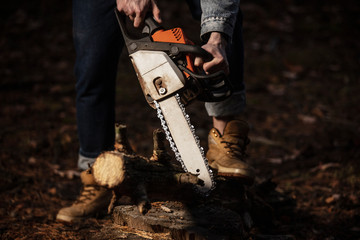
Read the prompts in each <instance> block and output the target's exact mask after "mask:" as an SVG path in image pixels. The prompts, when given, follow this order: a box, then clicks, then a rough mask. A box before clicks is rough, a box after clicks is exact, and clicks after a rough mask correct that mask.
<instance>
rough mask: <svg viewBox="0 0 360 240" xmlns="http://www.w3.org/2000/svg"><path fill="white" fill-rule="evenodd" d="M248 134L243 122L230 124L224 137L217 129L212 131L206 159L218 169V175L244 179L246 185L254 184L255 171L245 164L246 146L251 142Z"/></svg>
mask: <svg viewBox="0 0 360 240" xmlns="http://www.w3.org/2000/svg"><path fill="white" fill-rule="evenodd" d="M248 132H249V126H248V124H247V123H246V122H245V121H241V120H232V121H230V122H228V123H227V125H226V126H225V129H224V135H221V134H220V132H219V131H218V130H217V129H216V128H213V129H211V130H210V133H209V136H208V144H209V150H208V152H207V154H206V157H207V159H208V160H209V164H210V167H212V168H213V169H216V170H217V173H218V175H221V176H229V177H236V178H242V179H243V180H244V181H245V183H248V184H252V183H253V181H254V177H255V171H254V169H253V168H252V167H251V166H250V165H249V164H247V163H245V162H244V160H245V157H246V153H245V150H246V146H247V145H248V144H249V142H250V140H249V138H248V136H247V135H248Z"/></svg>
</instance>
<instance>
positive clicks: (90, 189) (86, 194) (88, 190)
mask: <svg viewBox="0 0 360 240" xmlns="http://www.w3.org/2000/svg"><path fill="white" fill-rule="evenodd" d="M100 188H101V187H100V186H96V185H88V186H85V187H84V188H83V189H82V191H81V194H80V196H79V197H78V199H76V201H75V204H76V203H84V202H86V201H88V200H92V198H93V197H94V196H96V193H97V192H98V191H99V190H100Z"/></svg>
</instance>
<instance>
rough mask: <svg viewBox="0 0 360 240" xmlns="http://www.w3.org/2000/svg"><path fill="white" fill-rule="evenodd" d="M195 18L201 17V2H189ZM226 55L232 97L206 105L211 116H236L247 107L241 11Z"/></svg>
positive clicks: (190, 0)
mask: <svg viewBox="0 0 360 240" xmlns="http://www.w3.org/2000/svg"><path fill="white" fill-rule="evenodd" d="M187 3H188V5H189V8H190V10H191V13H192V15H193V17H194V18H195V19H197V20H199V19H200V17H201V8H200V0H187ZM226 54H227V58H228V62H229V69H230V74H229V76H228V77H229V80H230V82H231V84H232V86H233V90H234V93H233V95H232V96H230V97H229V98H227V99H226V100H224V101H221V102H214V103H205V108H206V110H207V112H208V114H209V116H214V117H220V116H235V115H239V114H240V113H242V112H243V110H244V108H245V106H246V97H245V84H244V81H243V78H244V47H243V37H242V13H241V11H240V10H239V12H238V15H237V19H236V23H235V28H234V33H233V37H232V41H231V42H230V43H229V44H228V47H227V49H226Z"/></svg>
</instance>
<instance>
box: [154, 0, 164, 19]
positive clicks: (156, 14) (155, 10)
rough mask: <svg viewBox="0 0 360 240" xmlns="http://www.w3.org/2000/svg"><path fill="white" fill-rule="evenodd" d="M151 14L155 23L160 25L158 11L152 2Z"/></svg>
mask: <svg viewBox="0 0 360 240" xmlns="http://www.w3.org/2000/svg"><path fill="white" fill-rule="evenodd" d="M152 13H153V16H154V19H155V21H157V22H158V23H161V22H162V20H161V16H160V9H159V8H158V6H157V5H156V3H155V1H152Z"/></svg>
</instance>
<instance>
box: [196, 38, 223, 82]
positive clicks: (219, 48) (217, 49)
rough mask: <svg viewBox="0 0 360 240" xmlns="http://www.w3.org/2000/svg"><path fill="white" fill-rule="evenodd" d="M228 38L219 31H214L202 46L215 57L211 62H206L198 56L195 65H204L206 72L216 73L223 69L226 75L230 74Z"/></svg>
mask: <svg viewBox="0 0 360 240" xmlns="http://www.w3.org/2000/svg"><path fill="white" fill-rule="evenodd" d="M226 44H227V42H226V39H225V38H224V36H222V35H221V33H219V32H212V33H211V34H210V38H209V41H208V42H207V43H206V44H205V45H203V46H202V48H203V49H205V50H206V51H208V52H209V53H210V54H211V55H212V56H213V59H212V60H211V61H209V62H204V60H203V59H202V58H200V57H196V58H195V61H194V65H195V66H197V67H200V68H201V67H202V68H203V69H204V71H205V73H206V74H209V73H214V72H217V71H220V70H223V71H224V72H225V74H226V75H228V74H229V63H228V61H227V58H226V52H225V47H226Z"/></svg>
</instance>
